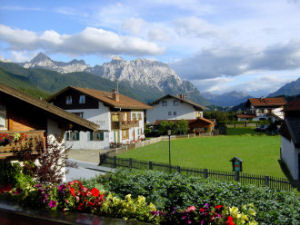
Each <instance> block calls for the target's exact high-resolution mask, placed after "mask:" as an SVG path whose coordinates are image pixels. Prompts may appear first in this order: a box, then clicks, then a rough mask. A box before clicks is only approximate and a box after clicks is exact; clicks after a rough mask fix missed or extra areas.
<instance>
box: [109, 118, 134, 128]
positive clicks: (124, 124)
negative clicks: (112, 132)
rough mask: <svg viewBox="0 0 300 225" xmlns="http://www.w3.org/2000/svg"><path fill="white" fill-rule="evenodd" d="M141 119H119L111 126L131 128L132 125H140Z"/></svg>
mask: <svg viewBox="0 0 300 225" xmlns="http://www.w3.org/2000/svg"><path fill="white" fill-rule="evenodd" d="M138 126H139V121H138V120H132V121H119V122H112V123H111V127H112V129H129V128H131V127H138Z"/></svg>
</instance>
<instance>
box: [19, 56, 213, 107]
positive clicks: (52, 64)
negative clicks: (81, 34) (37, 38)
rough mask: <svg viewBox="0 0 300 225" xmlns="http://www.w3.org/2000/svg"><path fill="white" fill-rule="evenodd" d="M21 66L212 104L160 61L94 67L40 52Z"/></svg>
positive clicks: (116, 60) (117, 59)
mask: <svg viewBox="0 0 300 225" xmlns="http://www.w3.org/2000/svg"><path fill="white" fill-rule="evenodd" d="M20 65H21V66H23V67H24V68H27V69H30V68H31V69H34V68H45V69H49V70H53V71H57V72H60V73H62V74H66V73H72V72H88V73H91V74H94V75H96V76H99V77H102V78H106V79H108V80H110V81H112V82H116V81H117V82H118V83H121V82H123V83H126V84H127V85H128V86H129V87H130V88H133V89H139V90H142V89H149V90H150V89H151V90H153V91H156V92H158V93H159V94H173V95H179V94H184V95H186V97H187V98H188V99H190V100H192V101H195V102H197V103H199V104H202V105H209V104H210V103H209V102H208V101H207V100H206V99H205V98H204V97H203V96H202V95H201V93H200V91H199V90H198V89H197V88H196V87H195V86H194V85H193V84H192V83H191V82H190V81H187V80H182V79H181V78H180V77H179V76H178V75H177V74H176V72H175V71H174V70H173V69H172V68H171V67H170V66H169V65H168V64H166V63H163V62H159V61H154V60H148V59H144V58H137V59H135V60H130V61H129V60H124V59H122V58H121V57H114V58H112V60H111V61H110V62H107V63H104V64H103V65H95V66H93V67H91V66H90V65H88V64H86V63H85V62H84V61H83V60H76V59H74V60H72V61H70V62H68V63H65V62H57V61H54V60H52V59H51V58H49V57H48V56H47V55H45V54H43V53H39V54H38V55H36V56H35V57H34V58H33V59H31V60H30V61H29V62H25V63H21V64H20ZM149 94H150V92H149ZM152 94H153V93H152ZM152 94H151V95H152Z"/></svg>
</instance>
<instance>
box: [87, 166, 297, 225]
mask: <svg viewBox="0 0 300 225" xmlns="http://www.w3.org/2000/svg"><path fill="white" fill-rule="evenodd" d="M99 183H100V184H102V185H103V186H104V188H105V189H106V190H109V191H112V192H114V193H116V194H117V195H118V196H120V197H121V198H124V197H125V196H126V195H127V194H129V193H131V194H132V196H133V197H134V198H137V197H138V196H139V195H143V196H145V197H146V199H147V202H148V203H150V202H152V203H153V204H155V205H156V207H157V208H158V209H169V208H172V207H179V208H183V209H184V208H186V207H189V206H191V205H195V206H198V207H200V206H202V205H204V204H205V203H209V204H212V205H217V204H222V205H228V206H233V205H234V206H237V207H239V208H240V207H242V205H245V204H248V203H254V205H255V207H256V208H257V211H258V212H257V217H256V219H257V222H259V224H266V225H267V224H268V225H269V224H300V213H299V212H300V197H299V194H298V193H297V194H296V193H293V192H284V191H276V190H271V189H269V188H262V187H256V186H251V185H241V184H240V183H226V182H219V181H213V180H209V179H208V180H206V179H202V178H199V177H187V176H184V175H181V174H168V173H163V172H158V171H136V170H125V169H122V170H119V171H117V172H116V173H115V174H107V175H105V176H99V177H97V178H95V179H93V180H90V181H89V182H88V183H87V185H95V184H99Z"/></svg>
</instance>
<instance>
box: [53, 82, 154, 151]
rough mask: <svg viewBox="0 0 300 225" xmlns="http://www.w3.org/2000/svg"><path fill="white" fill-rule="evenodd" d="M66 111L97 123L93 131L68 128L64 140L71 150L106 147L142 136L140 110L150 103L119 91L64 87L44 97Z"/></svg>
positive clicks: (142, 117)
mask: <svg viewBox="0 0 300 225" xmlns="http://www.w3.org/2000/svg"><path fill="white" fill-rule="evenodd" d="M48 101H49V102H52V103H53V104H54V105H57V106H59V107H61V108H63V109H65V110H66V111H68V112H70V113H73V114H76V115H78V116H80V117H82V118H84V119H87V120H89V121H92V122H94V123H96V124H98V125H99V126H100V129H99V130H97V131H95V132H79V131H69V132H67V134H66V143H67V144H69V145H72V148H73V149H106V148H109V147H110V145H111V144H120V143H122V144H129V143H131V142H135V141H139V140H141V139H144V138H145V136H144V110H146V109H150V108H151V106H149V105H147V104H144V103H142V102H139V101H137V100H134V99H132V98H129V97H127V96H125V95H121V94H119V93H118V92H117V91H113V92H106V91H100V90H95V89H88V88H80V87H72V86H70V87H67V88H65V89H63V90H61V91H59V92H58V93H56V94H55V95H53V96H52V97H50V98H49V99H48Z"/></svg>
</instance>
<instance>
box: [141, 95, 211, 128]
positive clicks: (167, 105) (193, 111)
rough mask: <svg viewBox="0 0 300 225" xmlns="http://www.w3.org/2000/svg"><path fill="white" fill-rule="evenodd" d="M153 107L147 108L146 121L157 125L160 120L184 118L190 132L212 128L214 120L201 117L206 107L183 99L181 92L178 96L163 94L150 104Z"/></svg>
mask: <svg viewBox="0 0 300 225" xmlns="http://www.w3.org/2000/svg"><path fill="white" fill-rule="evenodd" d="M150 105H151V106H152V107H153V108H152V109H147V116H146V119H147V123H148V124H154V125H158V124H160V123H161V122H162V121H165V120H168V121H173V122H176V121H179V120H186V121H187V122H188V124H189V128H190V132H192V131H195V132H197V133H200V130H205V129H212V128H213V127H214V122H212V121H210V120H207V119H205V118H203V110H204V109H206V107H204V106H202V105H199V104H197V103H194V102H192V101H190V100H187V99H185V97H184V95H183V94H180V95H179V96H174V95H170V94H168V95H165V96H163V97H161V98H159V99H157V100H155V101H154V102H153V103H152V104H150Z"/></svg>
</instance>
